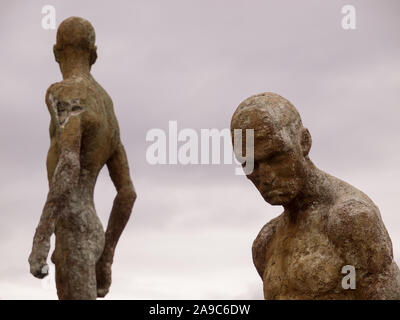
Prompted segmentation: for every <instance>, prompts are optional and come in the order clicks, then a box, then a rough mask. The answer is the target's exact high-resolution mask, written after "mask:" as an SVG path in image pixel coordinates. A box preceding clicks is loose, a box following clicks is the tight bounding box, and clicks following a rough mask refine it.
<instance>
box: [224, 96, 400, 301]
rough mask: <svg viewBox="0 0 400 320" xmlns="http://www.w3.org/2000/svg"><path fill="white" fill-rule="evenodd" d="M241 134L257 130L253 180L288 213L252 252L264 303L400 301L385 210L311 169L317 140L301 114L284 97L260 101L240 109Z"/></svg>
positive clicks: (236, 124)
mask: <svg viewBox="0 0 400 320" xmlns="http://www.w3.org/2000/svg"><path fill="white" fill-rule="evenodd" d="M233 129H242V130H243V129H254V170H253V171H252V172H251V173H248V174H247V177H248V179H250V181H251V182H253V184H254V185H255V187H256V188H257V189H258V191H259V192H260V193H261V195H262V197H263V198H264V200H265V201H267V202H268V203H269V204H271V205H282V206H283V208H284V212H283V213H282V214H281V215H279V216H278V217H276V218H275V219H272V220H271V221H270V222H268V223H267V224H266V225H265V226H264V227H263V228H262V229H261V231H260V233H259V234H258V236H257V238H256V239H255V241H254V243H253V247H252V253H253V262H254V265H255V267H256V269H257V271H258V273H259V275H260V276H261V278H262V280H263V283H264V298H265V299H400V271H399V268H398V267H397V265H396V263H395V262H394V260H393V249H392V243H391V240H390V238H389V235H388V232H387V231H386V228H385V226H384V224H383V222H382V219H381V215H380V212H379V209H378V208H377V207H376V206H375V204H374V203H373V202H372V200H371V199H369V197H368V196H367V195H365V194H364V193H362V192H361V191H359V190H357V189H356V188H354V187H353V186H351V185H349V184H347V183H346V182H344V181H341V180H339V179H337V178H335V177H333V176H331V175H329V174H327V173H325V172H323V171H321V170H319V169H318V168H317V167H316V166H315V165H314V164H313V163H312V162H311V160H310V158H309V152H310V148H311V136H310V133H309V131H308V130H307V129H306V128H304V127H303V125H302V121H301V118H300V115H299V113H298V111H297V110H296V108H295V107H294V106H293V105H292V104H291V103H290V102H289V101H288V100H286V99H284V98H283V97H281V96H279V95H277V94H274V93H262V94H258V95H255V96H252V97H250V98H248V99H246V100H245V101H243V102H242V103H241V104H240V105H239V106H238V108H237V109H236V111H235V113H234V115H233V117H232V122H231V130H233ZM238 150H239V149H238ZM238 157H239V154H238ZM246 157H248V155H246ZM352 271H353V272H352ZM352 276H353V277H354V279H351V277H352ZM352 282H353V284H352ZM349 284H350V286H349Z"/></svg>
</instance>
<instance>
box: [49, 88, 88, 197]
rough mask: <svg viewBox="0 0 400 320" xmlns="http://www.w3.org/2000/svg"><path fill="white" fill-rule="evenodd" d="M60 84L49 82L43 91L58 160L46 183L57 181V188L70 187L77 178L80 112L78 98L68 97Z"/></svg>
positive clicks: (80, 129)
mask: <svg viewBox="0 0 400 320" xmlns="http://www.w3.org/2000/svg"><path fill="white" fill-rule="evenodd" d="M58 87H60V86H57V85H52V86H51V87H50V88H49V89H48V91H47V94H46V103H47V107H48V109H49V112H50V115H51V126H50V128H51V129H50V130H51V135H52V139H54V142H55V145H56V146H57V149H58V154H59V156H58V162H57V165H56V168H55V170H54V173H53V177H52V181H51V184H50V185H53V186H54V184H56V183H57V184H58V185H59V186H60V187H61V188H58V189H62V190H60V192H62V191H64V192H65V190H67V189H71V188H72V187H73V186H74V185H75V184H76V183H77V181H78V179H79V173H80V150H81V140H82V112H83V111H84V110H85V109H84V107H83V106H81V105H80V104H79V99H71V98H70V97H68V95H66V94H62V92H61V93H60V92H57V89H58Z"/></svg>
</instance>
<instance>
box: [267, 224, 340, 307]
mask: <svg viewBox="0 0 400 320" xmlns="http://www.w3.org/2000/svg"><path fill="white" fill-rule="evenodd" d="M342 264H343V263H342V260H341V259H340V257H339V254H338V252H337V249H336V248H335V247H334V245H333V244H332V243H331V242H330V241H329V239H328V237H327V235H326V234H325V233H324V228H323V225H322V223H320V222H316V221H309V222H308V223H307V224H303V225H300V226H292V227H288V226H284V227H280V228H278V229H277V231H276V233H275V235H274V238H273V239H272V241H271V243H270V245H269V246H268V248H267V252H266V265H265V272H264V277H263V280H264V296H265V298H266V299H311V298H318V297H319V298H323V297H324V296H328V295H330V294H331V293H332V292H333V291H335V290H337V289H338V288H339V287H340V284H341V279H342V275H341V268H342Z"/></svg>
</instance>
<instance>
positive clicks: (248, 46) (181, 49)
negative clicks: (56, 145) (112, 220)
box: [0, 0, 400, 299]
mask: <svg viewBox="0 0 400 320" xmlns="http://www.w3.org/2000/svg"><path fill="white" fill-rule="evenodd" d="M45 4H51V5H54V6H55V8H56V12H57V26H58V25H59V23H60V22H61V21H62V20H63V19H65V18H67V17H69V16H73V15H74V16H81V17H83V18H86V19H88V20H89V21H91V23H92V24H93V26H94V27H95V29H96V37H97V38H96V42H97V46H98V60H97V62H96V64H95V65H94V66H93V68H92V73H93V75H94V77H95V78H96V79H97V80H98V81H99V82H100V83H101V84H102V85H103V87H104V88H105V89H106V90H107V91H108V93H109V94H110V95H111V97H112V99H113V101H114V106H115V111H116V114H117V116H118V119H119V123H120V127H121V133H122V139H123V143H124V144H125V147H126V150H127V153H128V157H129V161H130V165H131V171H132V177H133V180H134V184H135V187H136V189H137V192H138V195H139V197H138V200H137V203H136V204H135V208H134V211H133V216H132V219H131V221H130V223H129V224H128V226H127V228H126V231H125V233H124V234H123V236H122V238H121V240H120V244H119V247H118V248H117V254H116V258H115V263H114V267H113V285H112V288H111V292H110V294H109V296H108V298H110V299H113V298H114V299H116V298H122V299H131V298H133V299H139V298H140V299H142V298H143V299H145V298H150V299H151V298H161V299H163V298H178V299H179V298H200V299H201V298H210V299H212V298H227V299H229V298H244V299H246V298H261V297H262V283H261V280H260V279H259V277H258V275H257V273H256V271H255V268H254V267H253V265H252V260H251V251H250V248H251V244H252V241H253V239H254V238H255V236H256V235H257V233H258V231H259V230H260V229H261V227H262V226H263V224H264V223H266V222H267V221H269V220H270V219H271V218H273V217H274V216H276V215H277V214H278V213H280V211H281V208H279V207H271V206H269V205H268V204H266V203H265V202H264V201H263V199H262V198H261V197H260V196H259V194H258V192H257V190H256V189H255V188H254V187H253V186H252V185H251V184H250V182H249V181H247V180H246V179H245V178H244V177H243V176H235V175H234V166H233V165H197V166H196V165H189V166H182V165H175V166H174V165H163V166H151V165H149V164H147V162H146V159H145V153H146V148H147V147H148V146H149V143H147V142H146V141H145V137H146V133H147V131H148V130H149V129H152V128H163V129H167V128H168V121H169V120H177V121H178V128H179V129H182V128H194V129H196V130H199V129H200V128H219V129H222V128H227V127H229V124H230V118H231V116H232V113H233V112H234V110H235V108H236V106H237V105H238V104H239V103H240V102H241V101H243V100H244V99H245V98H247V97H248V96H250V95H252V94H256V93H260V92H263V91H272V92H276V93H279V94H281V95H282V96H284V97H286V98H288V99H289V100H290V101H291V102H292V103H293V104H294V105H295V106H296V107H297V109H298V110H299V112H300V114H301V116H302V119H303V123H304V125H305V126H307V127H308V128H309V130H310V132H311V135H312V137H313V147H312V149H311V158H312V159H313V161H314V163H315V164H316V165H317V166H318V167H320V168H321V169H322V170H325V171H327V172H329V173H331V174H333V175H335V176H337V177H339V178H341V179H343V180H346V181H347V182H349V183H351V184H353V185H354V186H356V187H358V188H359V189H361V190H362V191H364V192H365V193H367V194H368V195H369V196H370V197H371V198H372V200H373V201H374V202H375V203H376V204H377V205H378V207H379V208H380V210H381V214H382V218H383V220H384V222H385V225H386V227H387V229H388V231H389V234H390V236H391V238H392V242H393V248H394V254H395V258H396V261H397V262H399V261H400V259H399V257H400V216H399V214H398V213H397V206H396V204H397V203H396V201H397V199H398V197H399V195H400V191H399V190H400V188H399V184H400V182H399V181H400V170H399V165H398V164H399V161H400V152H399V138H400V129H399V126H398V119H399V116H400V108H399V101H400V73H399V70H400V62H399V59H398V57H399V55H400V44H399V41H398V36H399V27H400V21H399V19H398V15H399V10H400V3H399V2H398V1H395V0H394V1H388V0H386V1H379V2H378V1H368V0H363V1H336V0H335V1H333V0H332V1H329V3H328V2H327V1H324V2H322V1H316V0H315V1H308V0H306V1H191V2H189V1H183V0H182V1H153V0H150V1H112V2H111V1H108V2H106V1H101V2H100V1H87V0H81V1H68V2H67V1H50V2H47V1H29V2H28V1H2V2H1V4H0V12H1V19H0V38H1V40H2V50H1V51H2V52H1V57H2V59H1V60H0V68H1V69H0V70H1V71H2V72H1V75H0V99H1V100H0V105H1V110H2V113H1V117H0V143H1V144H0V145H1V161H2V166H1V169H0V173H1V182H0V191H1V193H0V194H1V196H0V214H1V215H0V253H1V255H2V259H1V262H0V298H3V299H6V298H10V299H15V298H23V299H32V298H49V299H54V298H56V294H55V291H54V289H49V290H44V289H42V287H41V284H40V281H39V280H37V279H35V278H33V277H32V276H31V275H30V274H29V266H28V263H27V258H28V255H29V252H30V247H31V243H32V237H33V233H34V229H35V227H36V224H37V222H38V220H39V217H40V214H41V210H42V207H43V205H44V201H45V198H46V195H47V180H46V171H45V158H46V153H47V149H48V146H49V138H48V124H49V115H48V112H47V109H46V106H45V103H44V95H45V92H46V89H47V88H48V86H49V85H50V84H51V83H53V82H56V81H60V80H61V74H60V72H59V69H58V65H57V64H56V62H55V60H54V57H53V53H52V46H53V44H54V42H55V34H56V31H55V30H50V31H48V30H43V29H42V28H41V19H42V15H41V8H42V6H43V5H45ZM345 4H352V5H354V6H355V8H356V10H357V11H356V12H357V29H356V30H352V31H345V30H343V29H342V28H341V24H340V23H341V19H342V14H341V8H342V6H343V5H345ZM114 195H115V192H114V189H113V186H112V184H111V181H110V180H109V178H108V174H107V172H106V170H103V171H102V173H101V175H100V177H99V180H98V185H97V187H96V194H95V200H96V208H97V210H98V214H99V216H100V217H101V219H102V221H103V224H104V226H105V224H106V222H107V218H108V214H109V212H110V208H111V205H112V201H113V198H114Z"/></svg>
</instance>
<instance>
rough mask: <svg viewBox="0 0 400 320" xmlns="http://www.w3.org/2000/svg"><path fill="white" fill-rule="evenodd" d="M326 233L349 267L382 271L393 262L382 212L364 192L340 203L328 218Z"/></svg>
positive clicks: (338, 202) (390, 244)
mask: <svg viewBox="0 0 400 320" xmlns="http://www.w3.org/2000/svg"><path fill="white" fill-rule="evenodd" d="M327 232H328V237H329V239H330V240H331V241H332V242H333V243H334V244H335V245H336V246H337V247H338V248H340V249H341V252H342V255H343V257H344V259H345V260H346V263H348V264H353V265H355V266H357V267H359V268H361V269H364V270H366V271H368V272H379V271H381V270H382V269H383V268H384V267H385V266H387V265H389V264H390V263H391V262H392V260H393V252H392V243H391V240H390V237H389V234H388V232H387V230H386V228H385V226H384V224H383V221H382V218H381V215H380V212H379V209H378V208H377V207H376V206H375V204H374V203H373V202H372V201H371V200H370V199H369V198H368V197H367V196H366V195H364V194H363V193H361V192H359V193H355V194H354V195H353V196H352V197H347V198H343V199H340V200H339V201H337V203H336V204H335V205H334V206H333V208H332V209H331V211H330V213H329V216H328V221H327Z"/></svg>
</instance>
